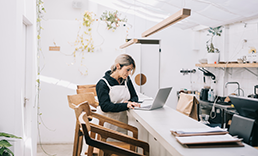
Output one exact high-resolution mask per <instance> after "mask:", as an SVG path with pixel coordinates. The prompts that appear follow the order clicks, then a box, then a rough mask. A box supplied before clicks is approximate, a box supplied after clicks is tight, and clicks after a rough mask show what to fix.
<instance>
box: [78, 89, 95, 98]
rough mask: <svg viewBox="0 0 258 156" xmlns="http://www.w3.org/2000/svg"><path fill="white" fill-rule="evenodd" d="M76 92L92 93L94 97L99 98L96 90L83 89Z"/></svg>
mask: <svg viewBox="0 0 258 156" xmlns="http://www.w3.org/2000/svg"><path fill="white" fill-rule="evenodd" d="M76 92H77V94H83V93H88V92H92V93H93V94H94V96H97V92H96V88H81V89H76Z"/></svg>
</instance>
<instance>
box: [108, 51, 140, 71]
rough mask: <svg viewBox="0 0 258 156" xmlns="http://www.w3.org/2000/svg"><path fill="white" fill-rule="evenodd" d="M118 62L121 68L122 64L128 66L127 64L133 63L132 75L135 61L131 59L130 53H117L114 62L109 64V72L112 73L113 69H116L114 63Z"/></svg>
mask: <svg viewBox="0 0 258 156" xmlns="http://www.w3.org/2000/svg"><path fill="white" fill-rule="evenodd" d="M117 64H119V65H120V67H121V68H122V67H123V66H129V65H131V64H132V65H133V70H132V75H133V74H134V72H135V68H136V67H135V62H134V60H133V58H132V57H131V56H130V55H127V54H121V55H119V56H118V57H117V58H116V60H115V63H114V64H113V65H112V66H111V73H113V72H114V71H116V65H117Z"/></svg>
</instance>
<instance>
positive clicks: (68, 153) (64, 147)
mask: <svg viewBox="0 0 258 156" xmlns="http://www.w3.org/2000/svg"><path fill="white" fill-rule="evenodd" d="M42 147H43V149H44V151H45V152H46V153H45V152H44V151H43V150H42V148H41V147H40V145H38V147H37V156H72V152H73V144H43V145H42Z"/></svg>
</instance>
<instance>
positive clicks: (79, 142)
mask: <svg viewBox="0 0 258 156" xmlns="http://www.w3.org/2000/svg"><path fill="white" fill-rule="evenodd" d="M79 133H80V135H79V140H78V153H77V156H80V155H81V152H82V144H83V134H82V132H79Z"/></svg>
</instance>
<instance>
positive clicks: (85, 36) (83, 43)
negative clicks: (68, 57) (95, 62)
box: [73, 11, 95, 57]
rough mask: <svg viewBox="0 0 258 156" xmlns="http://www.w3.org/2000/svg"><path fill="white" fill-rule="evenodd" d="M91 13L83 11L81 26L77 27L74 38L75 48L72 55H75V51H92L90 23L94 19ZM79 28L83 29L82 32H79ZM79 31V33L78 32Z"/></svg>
mask: <svg viewBox="0 0 258 156" xmlns="http://www.w3.org/2000/svg"><path fill="white" fill-rule="evenodd" d="M93 15H94V14H93V13H92V12H89V11H85V13H84V15H83V21H82V26H80V27H79V31H78V33H77V38H76V40H75V43H74V45H75V50H74V53H73V54H74V57H75V56H76V52H77V51H81V52H84V51H87V52H94V44H93V43H94V42H93V40H92V34H91V24H92V23H93V22H94V21H95V19H94V18H93ZM81 29H83V30H82V31H83V33H81ZM80 33H81V34H80Z"/></svg>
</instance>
